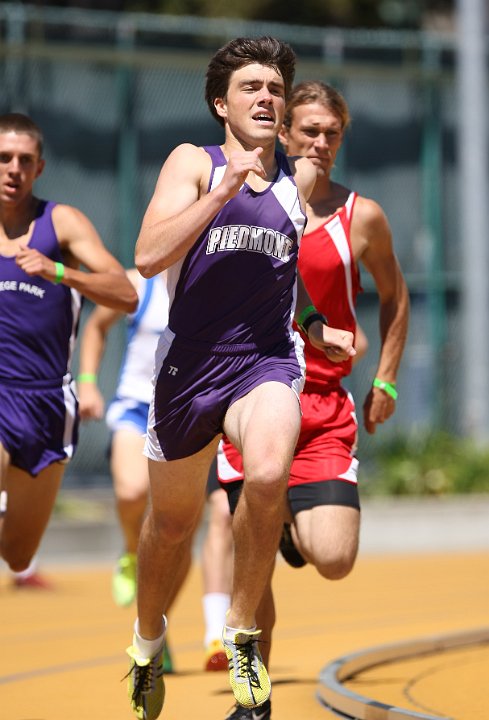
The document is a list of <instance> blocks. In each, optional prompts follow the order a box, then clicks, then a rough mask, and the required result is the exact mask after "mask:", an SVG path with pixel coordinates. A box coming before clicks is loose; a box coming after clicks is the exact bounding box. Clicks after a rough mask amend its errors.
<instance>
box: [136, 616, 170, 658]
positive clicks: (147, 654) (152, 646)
mask: <svg viewBox="0 0 489 720" xmlns="http://www.w3.org/2000/svg"><path fill="white" fill-rule="evenodd" d="M167 625H168V623H167V620H166V617H165V616H164V615H163V622H162V626H163V632H162V633H161V635H160V636H159V637H157V638H155V639H154V640H146V639H145V638H143V637H141V635H140V634H139V619H137V618H136V622H135V623H134V639H133V644H134V647H135V648H136V650H137V652H138V655H139V656H140V657H142V658H152V657H153V656H154V655H156V653H157V652H158V650H160V649H161V646H162V645H163V643H164V641H165V634H166V628H167Z"/></svg>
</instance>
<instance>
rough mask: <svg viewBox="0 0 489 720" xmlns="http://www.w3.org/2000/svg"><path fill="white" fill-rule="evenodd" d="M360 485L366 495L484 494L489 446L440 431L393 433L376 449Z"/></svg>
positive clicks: (487, 485) (487, 489)
mask: <svg viewBox="0 0 489 720" xmlns="http://www.w3.org/2000/svg"><path fill="white" fill-rule="evenodd" d="M362 467H363V466H362ZM362 488H363V491H364V492H365V493H366V494H367V495H444V494H452V493H487V492H489V446H488V447H486V446H484V447H482V446H480V445H477V444H476V443H475V442H473V441H471V440H468V439H465V438H460V437H456V436H453V435H449V434H448V433H442V432H440V433H433V434H425V435H423V436H419V435H412V436H407V437H406V436H404V437H401V436H397V437H394V438H392V439H391V440H389V441H387V442H386V443H384V444H383V445H381V446H380V447H378V448H377V452H376V453H375V457H373V458H372V459H371V461H370V463H368V464H367V466H366V467H365V468H364V474H363V480H362Z"/></svg>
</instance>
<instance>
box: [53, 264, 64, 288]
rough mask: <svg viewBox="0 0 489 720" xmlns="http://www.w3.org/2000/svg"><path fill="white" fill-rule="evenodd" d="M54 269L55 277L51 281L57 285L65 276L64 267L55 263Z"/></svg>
mask: <svg viewBox="0 0 489 720" xmlns="http://www.w3.org/2000/svg"><path fill="white" fill-rule="evenodd" d="M54 267H55V268H56V277H55V278H54V280H53V283H54V284H55V285H59V284H60V282H61V281H62V279H63V278H64V276H65V266H64V265H63V263H60V262H55V263H54Z"/></svg>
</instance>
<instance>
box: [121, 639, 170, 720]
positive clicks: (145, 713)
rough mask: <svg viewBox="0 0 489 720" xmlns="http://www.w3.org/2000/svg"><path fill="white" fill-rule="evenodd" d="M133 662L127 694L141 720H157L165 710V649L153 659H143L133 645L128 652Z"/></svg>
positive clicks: (128, 678)
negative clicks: (163, 709)
mask: <svg viewBox="0 0 489 720" xmlns="http://www.w3.org/2000/svg"><path fill="white" fill-rule="evenodd" d="M126 652H127V654H128V655H129V657H130V658H131V660H132V664H131V666H130V668H129V672H128V674H127V693H128V695H129V700H130V701H131V708H132V711H133V713H134V714H135V716H136V717H137V718H138V719H139V720H156V718H157V717H159V715H160V713H161V710H162V708H163V701H164V699H165V684H164V682H163V647H161V648H160V650H158V652H157V653H156V655H154V656H153V657H152V658H142V657H140V656H139V655H138V654H137V650H136V648H135V647H134V646H133V645H131V646H130V647H128V648H127V650H126Z"/></svg>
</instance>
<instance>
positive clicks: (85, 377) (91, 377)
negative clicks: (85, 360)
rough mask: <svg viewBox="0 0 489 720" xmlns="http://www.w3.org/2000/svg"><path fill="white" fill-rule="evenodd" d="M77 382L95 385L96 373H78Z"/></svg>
mask: <svg viewBox="0 0 489 720" xmlns="http://www.w3.org/2000/svg"><path fill="white" fill-rule="evenodd" d="M77 380H78V382H80V383H83V382H85V383H94V384H96V383H97V375H96V373H80V374H79V375H78V377H77Z"/></svg>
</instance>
